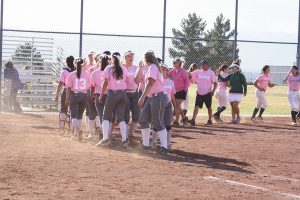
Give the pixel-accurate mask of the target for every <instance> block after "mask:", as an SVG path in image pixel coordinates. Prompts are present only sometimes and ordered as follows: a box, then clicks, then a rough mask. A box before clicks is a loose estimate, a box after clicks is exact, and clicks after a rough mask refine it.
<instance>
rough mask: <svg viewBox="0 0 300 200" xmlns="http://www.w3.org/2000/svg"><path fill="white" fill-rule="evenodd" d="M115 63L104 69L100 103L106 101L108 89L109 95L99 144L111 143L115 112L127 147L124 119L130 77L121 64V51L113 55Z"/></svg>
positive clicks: (123, 141)
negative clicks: (110, 134)
mask: <svg viewBox="0 0 300 200" xmlns="http://www.w3.org/2000/svg"><path fill="white" fill-rule="evenodd" d="M112 57H113V65H110V66H108V67H106V68H105V70H104V77H105V81H104V84H103V87H102V90H101V94H100V97H99V101H100V103H103V101H104V94H105V91H106V89H108V95H107V98H106V101H105V106H104V111H103V122H102V133H103V139H102V140H101V141H100V142H99V143H98V144H97V146H101V145H107V144H109V143H110V142H109V128H110V122H112V120H113V118H114V116H113V115H114V112H115V115H116V120H117V122H119V126H120V132H121V137H122V145H123V146H124V147H126V146H127V145H128V141H127V126H126V123H125V119H124V114H125V109H126V104H127V97H126V91H125V90H126V81H127V79H128V72H127V69H126V68H125V67H123V66H121V63H120V61H121V56H120V53H119V52H115V53H113V55H112Z"/></svg>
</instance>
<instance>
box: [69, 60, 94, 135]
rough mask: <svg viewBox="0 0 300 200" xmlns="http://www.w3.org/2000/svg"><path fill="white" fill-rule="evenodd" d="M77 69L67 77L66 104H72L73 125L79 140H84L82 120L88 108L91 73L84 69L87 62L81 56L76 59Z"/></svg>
mask: <svg viewBox="0 0 300 200" xmlns="http://www.w3.org/2000/svg"><path fill="white" fill-rule="evenodd" d="M75 63H76V71H74V72H71V73H70V74H69V76H68V78H67V86H68V90H67V95H66V101H65V104H66V106H68V105H70V110H71V119H72V125H73V127H74V129H75V135H77V136H78V140H79V141H81V140H82V131H81V122H82V115H83V112H84V110H85V108H86V104H87V100H88V96H87V91H88V90H89V87H90V79H91V77H90V74H89V73H88V72H87V71H85V70H83V69H82V68H84V67H85V65H86V63H85V62H84V61H83V59H81V58H79V59H77V60H76V61H75Z"/></svg>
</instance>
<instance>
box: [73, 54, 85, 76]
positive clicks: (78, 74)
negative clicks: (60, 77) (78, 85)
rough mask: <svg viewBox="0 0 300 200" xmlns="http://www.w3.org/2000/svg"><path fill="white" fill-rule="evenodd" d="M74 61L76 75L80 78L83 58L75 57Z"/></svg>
mask: <svg viewBox="0 0 300 200" xmlns="http://www.w3.org/2000/svg"><path fill="white" fill-rule="evenodd" d="M75 63H76V68H77V71H76V75H77V78H78V79H80V75H81V68H82V64H83V59H82V58H78V59H76V61H75Z"/></svg>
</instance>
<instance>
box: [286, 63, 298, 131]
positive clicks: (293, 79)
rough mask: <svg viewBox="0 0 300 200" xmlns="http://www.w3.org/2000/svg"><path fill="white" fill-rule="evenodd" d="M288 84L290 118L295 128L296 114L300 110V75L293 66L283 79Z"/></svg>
mask: <svg viewBox="0 0 300 200" xmlns="http://www.w3.org/2000/svg"><path fill="white" fill-rule="evenodd" d="M284 81H285V82H287V83H288V88H289V93H288V98H289V103H290V105H291V116H292V125H293V126H297V121H296V118H297V114H298V112H299V110H300V108H299V105H300V95H299V89H300V75H299V69H298V67H297V66H293V67H292V69H291V71H290V72H289V74H288V75H287V77H286V78H285V79H284Z"/></svg>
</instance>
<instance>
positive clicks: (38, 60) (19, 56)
mask: <svg viewBox="0 0 300 200" xmlns="http://www.w3.org/2000/svg"><path fill="white" fill-rule="evenodd" d="M12 61H22V62H24V61H29V62H32V65H37V66H41V65H43V63H44V59H43V58H42V55H41V53H40V52H38V51H37V50H36V47H34V45H33V44H31V43H29V42H26V43H25V44H21V45H20V46H19V47H17V49H16V50H15V53H14V55H13V56H12ZM32 67H33V66H32Z"/></svg>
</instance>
